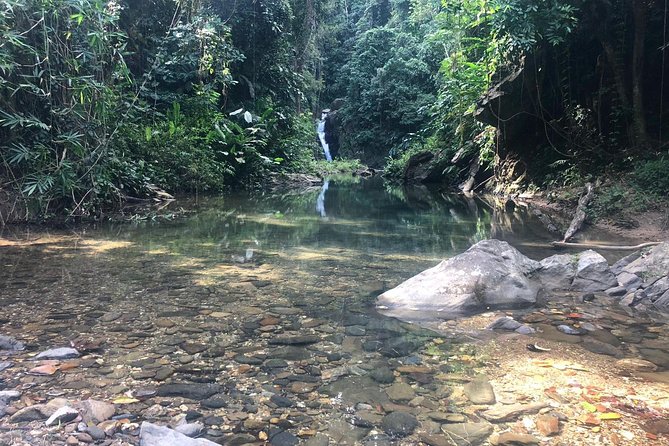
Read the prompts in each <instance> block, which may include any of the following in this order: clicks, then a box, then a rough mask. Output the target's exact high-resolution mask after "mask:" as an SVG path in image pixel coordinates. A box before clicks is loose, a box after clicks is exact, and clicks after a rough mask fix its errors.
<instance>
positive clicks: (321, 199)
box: [316, 179, 330, 217]
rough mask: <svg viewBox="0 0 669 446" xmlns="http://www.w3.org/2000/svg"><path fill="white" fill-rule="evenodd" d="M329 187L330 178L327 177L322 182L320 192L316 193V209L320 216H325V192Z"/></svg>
mask: <svg viewBox="0 0 669 446" xmlns="http://www.w3.org/2000/svg"><path fill="white" fill-rule="evenodd" d="M329 187H330V180H329V179H327V180H325V181H324V182H323V187H321V192H320V193H319V194H318V198H317V199H316V211H317V212H318V214H319V215H320V216H321V217H327V214H326V213H325V193H326V192H327V191H328V188H329Z"/></svg>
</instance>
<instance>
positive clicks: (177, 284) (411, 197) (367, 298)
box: [0, 179, 669, 446]
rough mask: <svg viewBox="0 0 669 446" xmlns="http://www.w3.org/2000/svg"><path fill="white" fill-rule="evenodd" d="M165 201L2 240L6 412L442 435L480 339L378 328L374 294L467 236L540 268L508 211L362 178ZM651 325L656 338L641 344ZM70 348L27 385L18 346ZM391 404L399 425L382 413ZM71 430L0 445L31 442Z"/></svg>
mask: <svg viewBox="0 0 669 446" xmlns="http://www.w3.org/2000/svg"><path fill="white" fill-rule="evenodd" d="M172 208H173V209H175V210H176V209H179V208H185V209H187V210H189V211H192V213H189V214H187V215H186V216H185V217H180V218H176V219H174V220H167V219H157V220H155V221H146V220H142V221H135V222H131V223H123V224H119V223H116V224H108V225H103V226H101V227H98V228H94V229H86V230H83V229H82V230H79V231H68V232H57V233H56V232H53V233H40V234H34V235H33V234H30V233H25V232H21V233H11V232H9V231H8V232H5V234H4V238H3V239H0V262H1V265H2V274H0V308H2V309H3V311H2V313H1V314H0V334H3V335H7V336H12V337H14V338H16V339H19V340H21V341H23V342H25V343H26V344H27V348H26V350H25V351H20V352H17V353H14V354H11V353H9V352H4V353H3V352H0V363H2V362H3V361H4V362H6V363H11V366H10V367H8V368H6V369H4V370H1V371H0V391H2V390H10V389H18V390H20V391H21V392H22V394H23V398H24V399H22V400H21V401H20V402H19V403H18V404H17V405H15V406H13V409H11V410H10V415H11V412H16V410H21V409H22V408H24V407H26V406H27V407H30V404H31V403H40V402H46V401H49V400H51V399H53V398H56V397H62V398H67V399H70V400H82V399H85V398H87V397H92V398H96V399H100V400H104V401H111V402H114V404H115V405H116V406H117V408H116V414H117V415H119V414H120V415H121V417H119V416H117V422H116V424H115V425H114V426H112V427H109V432H107V434H108V438H110V439H111V438H113V439H114V441H117V443H114V444H115V445H116V444H139V443H138V442H139V440H138V439H137V433H138V429H137V428H138V425H137V424H136V423H137V422H139V421H141V420H152V421H156V422H158V423H159V424H169V425H172V426H173V425H175V424H177V423H178V422H179V420H181V419H182V418H184V416H185V417H186V418H187V419H188V421H199V422H201V423H202V424H203V425H204V426H205V427H206V431H205V435H206V437H207V438H209V439H211V440H214V441H216V442H219V443H220V444H262V443H263V442H264V441H265V440H267V441H270V442H271V444H274V445H291V444H298V442H302V443H306V444H309V445H312V446H319V445H327V444H328V442H329V444H331V445H335V444H365V445H376V444H378V445H385V444H407V445H409V444H412V445H413V444H419V443H420V444H440V443H439V441H440V440H439V438H442V437H443V435H446V436H448V437H449V438H451V437H452V435H456V434H452V433H450V434H449V433H448V432H447V431H448V429H449V428H448V427H447V428H443V427H441V428H440V426H443V425H447V424H449V423H456V424H459V425H460V424H462V425H463V426H464V425H466V424H469V423H472V427H475V426H473V424H477V423H478V421H480V418H479V417H478V416H477V415H475V413H474V412H471V413H469V412H468V410H469V409H467V408H468V407H469V406H467V405H466V404H465V405H462V406H458V403H457V401H458V400H457V398H455V397H452V396H451V395H452V393H453V389H454V388H455V387H457V386H460V385H461V384H462V383H463V382H467V381H468V379H470V378H471V376H470V378H466V376H467V375H472V373H473V371H474V370H475V369H476V370H478V371H481V370H483V369H482V367H484V366H485V365H486V360H485V359H472V358H473V356H476V351H475V347H474V344H476V342H477V339H475V338H473V337H471V332H470V330H469V328H471V327H467V324H466V322H465V323H464V325H463V326H462V327H460V330H459V333H460V334H461V335H458V334H456V335H454V336H452V337H444V336H443V335H437V334H436V333H434V332H431V331H428V330H426V329H423V328H420V327H417V326H415V325H411V324H406V323H403V322H400V321H397V320H395V319H390V318H386V317H384V316H382V315H379V314H377V313H376V312H375V311H374V309H373V301H374V298H375V296H377V295H378V294H379V293H381V292H382V291H384V290H387V289H389V288H392V287H394V286H396V285H397V284H399V283H401V282H402V281H404V280H405V279H407V278H409V277H411V276H413V275H414V274H416V273H417V272H419V271H421V270H423V269H425V268H427V267H430V266H433V265H434V264H436V263H437V262H438V261H440V260H441V259H443V258H446V257H450V256H452V255H455V254H457V253H460V252H462V251H464V250H466V249H467V248H468V247H469V246H471V245H472V244H473V243H476V242H477V241H479V240H482V239H486V238H498V239H503V240H507V241H509V242H510V243H511V244H512V245H514V246H515V247H516V248H518V249H519V250H521V251H522V252H523V253H525V254H526V255H528V256H530V257H533V258H535V259H539V258H542V257H545V256H547V255H550V254H553V251H552V250H551V249H550V248H549V242H550V241H551V240H553V239H554V238H555V236H554V235H553V234H549V233H548V232H547V231H546V230H545V229H544V227H543V225H542V224H541V223H540V222H539V221H538V220H537V219H536V218H535V217H534V216H533V215H532V214H531V213H530V212H528V211H527V210H526V209H524V208H521V207H515V208H514V209H505V208H504V206H499V205H496V204H494V203H488V202H486V201H483V200H480V199H476V198H470V199H467V198H463V197H461V196H457V195H441V194H435V193H430V192H429V191H427V190H425V189H412V190H401V189H394V188H389V187H386V186H384V185H383V183H382V182H380V181H379V180H378V179H369V180H350V179H349V180H346V181H343V180H336V179H334V180H331V181H329V182H328V185H327V187H326V188H323V189H319V188H314V189H310V190H306V191H300V192H294V193H285V194H268V195H253V196H242V195H237V196H226V197H222V198H218V197H204V198H199V199H195V198H191V199H188V200H183V201H178V202H176V203H174V204H173V205H172ZM567 306H568V305H567ZM567 306H565V308H566V309H565V310H564V311H565V312H568V311H571V310H569V309H568V308H567ZM569 308H571V307H569ZM552 311H553V312H552V313H550V312H546V314H544V316H545V317H543V316H542V317H536V316H535V319H536V320H535V322H537V323H542V324H549V326H550V323H551V321H557V320H559V318H558V316H556V315H559V314H565V313H560V312H559V311H558V310H555V309H553V310H552ZM616 314H617V313H616ZM625 317H626V318H627V319H625ZM614 319H615V318H614ZM619 319H621V320H623V321H625V320H627V321H629V320H630V319H629V316H627V315H621V316H620V317H619ZM620 323H621V324H622V325H623V326H625V327H627V328H629V324H627V322H620ZM625 324H627V325H625ZM644 324H645V325H644ZM632 325H633V326H634V327H641V328H639V329H636V328H635V329H634V330H632V329H629V330H627V331H629V332H633V333H631V334H630V333H627V332H626V333H627V335H628V336H632V335H635V336H636V337H638V338H639V342H642V340H644V339H646V340H649V341H653V342H654V344H656V345H657V344H661V342H660V340H658V339H657V337H658V334H657V333H658V332H660V333H662V330H663V328H662V329H660V328H661V327H665V326H664V325H661V324H660V325H658V324H654V325H653V324H651V323H650V322H644V323H640V322H638V321H635V320H632ZM450 327H451V328H457V327H455V326H454V325H451V326H450ZM648 327H650V328H653V330H651V331H650V333H651V334H653V336H646V337H644V333H646V332H645V331H644V330H645V328H648ZM658 327H660V328H658ZM479 328H482V327H479ZM609 328H616V327H614V326H611V327H609ZM456 331H458V330H456ZM619 331H620V330H619ZM647 338H648V339H647ZM548 341H551V340H550V339H548ZM557 341H560V339H557ZM72 342H73V343H74V345H75V346H77V347H79V349H80V351H82V352H83V357H81V358H77V359H74V360H64V361H56V363H55V364H53V365H54V368H55V370H54V373H53V374H48V375H46V376H39V375H40V374H29V373H27V372H28V371H29V370H30V369H31V368H33V367H35V365H36V363H35V362H33V361H30V357H31V355H32V354H34V353H36V352H39V351H43V350H46V349H48V348H53V347H61V346H67V345H69V344H70V343H72ZM644 342H645V341H644ZM97 344H101V348H100V349H97ZM566 345H572V344H566ZM652 348H659V347H657V346H656V347H652ZM654 351H656V352H657V354H658V355H660V356H661V355H664V354H665V353H664V352H663V351H661V350H659V349H658V350H654ZM667 355H669V353H667ZM567 356H568V355H567ZM572 356H573V355H572ZM486 357H489V356H486ZM576 357H578V355H576ZM446 358H449V359H448V360H447V359H446ZM453 358H454V359H453ZM664 359H665V358H664V356H662V357H661V359H660V360H662V361H663V360H664ZM668 365H669V361H668ZM487 373H491V372H487ZM449 376H450V378H449ZM509 392H510V391H508V392H507V393H509ZM124 398H126V399H124ZM395 412H397V413H401V414H405V415H407V416H404V415H398V416H397V417H396V418H397V419H390V420H389V419H387V416H388V415H389V414H392V413H395ZM435 414H436V415H435ZM449 414H450V415H449ZM8 416H9V415H8ZM416 420H418V421H416ZM3 421H7V418H4V419H2V418H0V424H2V422H3ZM13 421H16V422H17V423H20V421H17V420H13ZM414 423H418V425H413V424H414ZM12 425H16V424H12ZM397 426H400V427H397ZM417 426H420V427H419V428H418V429H416V427H417ZM66 427H67V426H66ZM466 427H467V426H465V428H466ZM79 428H81V426H79ZM486 429H487V428H486ZM491 429H492V428H491ZM84 430H85V429H84ZM484 430H485V429H484ZM421 432H422V433H421ZM445 432H446V434H444V433H445ZM491 432H492V430H491ZM82 433H84V432H83V431H82V432H79V433H77V432H76V431H74V428H72V429H70V432H68V431H67V430H65V431H63V430H59V429H51V430H50V431H48V432H47V433H44V432H41V431H40V432H39V433H33V434H31V433H30V432H29V431H27V430H18V431H15V432H11V433H7V434H4V435H5V436H6V438H5V440H6V439H7V438H9V437H10V436H11V440H12V441H14V443H9V444H31V445H37V444H64V442H65V441H66V439H68V437H74V438H75V440H77V441H79V440H78V439H79V437H83V435H82ZM487 434H488V435H489V434H490V432H487ZM0 435H2V431H0ZM31 435H32V436H31ZM456 436H457V435H456ZM444 438H445V437H444ZM485 438H487V436H486V437H485ZM485 438H484V440H485ZM1 439H2V438H1V437H0V440H1ZM484 440H481V441H484ZM586 440H587V441H592V439H590V438H586ZM41 441H44V443H42V442H41ZM444 441H446V440H444ZM82 442H83V440H82ZM421 442H423V443H421ZM0 443H1V442H0ZM68 444H77V443H75V442H74V440H72V441H71V442H70V443H68ZM442 444H449V443H442ZM458 444H460V443H458ZM462 444H465V443H462ZM467 444H469V443H467ZM472 444H474V443H472ZM477 444H478V443H477ZM547 444H552V443H547ZM555 444H558V443H555ZM570 444H571V443H570ZM590 444H592V443H590ZM630 444H632V443H630Z"/></svg>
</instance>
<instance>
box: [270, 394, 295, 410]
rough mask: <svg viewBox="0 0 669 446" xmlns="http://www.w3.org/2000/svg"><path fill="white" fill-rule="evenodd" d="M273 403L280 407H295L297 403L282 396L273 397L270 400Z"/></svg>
mask: <svg viewBox="0 0 669 446" xmlns="http://www.w3.org/2000/svg"><path fill="white" fill-rule="evenodd" d="M269 400H270V401H271V402H272V403H274V404H276V405H277V406H279V407H293V406H295V403H294V402H293V400H291V399H290V398H286V397H285V396H281V395H276V394H274V395H272V396H271V397H270V399H269Z"/></svg>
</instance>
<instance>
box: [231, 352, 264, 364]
mask: <svg viewBox="0 0 669 446" xmlns="http://www.w3.org/2000/svg"><path fill="white" fill-rule="evenodd" d="M234 359H235V361H237V362H238V363H240V364H246V365H261V364H262V363H263V359H262V358H256V357H254V356H246V355H243V354H242V355H237V356H235V358H234Z"/></svg>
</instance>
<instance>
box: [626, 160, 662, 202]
mask: <svg viewBox="0 0 669 446" xmlns="http://www.w3.org/2000/svg"><path fill="white" fill-rule="evenodd" d="M633 178H634V182H635V183H636V184H637V186H638V187H640V188H641V189H643V190H646V191H648V192H652V193H654V194H658V195H666V194H667V193H669V159H666V158H665V157H662V158H660V159H656V160H652V161H645V162H642V163H640V164H639V165H638V166H637V167H636V169H635V170H634V173H633Z"/></svg>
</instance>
